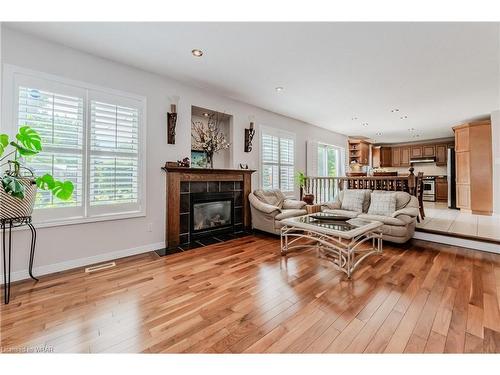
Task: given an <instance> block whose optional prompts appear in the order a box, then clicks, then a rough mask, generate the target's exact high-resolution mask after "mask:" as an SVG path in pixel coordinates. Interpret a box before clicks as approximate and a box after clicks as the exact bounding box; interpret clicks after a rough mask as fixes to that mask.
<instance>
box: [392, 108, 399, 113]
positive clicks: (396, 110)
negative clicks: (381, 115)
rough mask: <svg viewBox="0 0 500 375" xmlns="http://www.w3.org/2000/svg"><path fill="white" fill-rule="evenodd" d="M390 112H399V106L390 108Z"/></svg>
mask: <svg viewBox="0 0 500 375" xmlns="http://www.w3.org/2000/svg"><path fill="white" fill-rule="evenodd" d="M391 112H392V113H396V112H399V108H394V109H391Z"/></svg>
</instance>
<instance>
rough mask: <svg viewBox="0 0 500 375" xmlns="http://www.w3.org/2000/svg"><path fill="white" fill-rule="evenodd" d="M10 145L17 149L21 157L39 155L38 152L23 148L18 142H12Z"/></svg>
mask: <svg viewBox="0 0 500 375" xmlns="http://www.w3.org/2000/svg"><path fill="white" fill-rule="evenodd" d="M10 145H11V146H13V147H15V148H17V151H18V152H19V155H21V156H33V155H36V154H38V151H34V150H30V149H28V148H26V147H23V146H21V145H20V144H18V143H16V142H10Z"/></svg>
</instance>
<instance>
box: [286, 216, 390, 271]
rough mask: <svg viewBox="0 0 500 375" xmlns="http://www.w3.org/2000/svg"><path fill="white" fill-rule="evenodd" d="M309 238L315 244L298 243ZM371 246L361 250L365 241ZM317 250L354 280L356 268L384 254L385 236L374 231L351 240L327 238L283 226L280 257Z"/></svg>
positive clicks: (313, 232) (309, 230)
mask: <svg viewBox="0 0 500 375" xmlns="http://www.w3.org/2000/svg"><path fill="white" fill-rule="evenodd" d="M303 239H309V240H312V241H313V243H310V244H307V243H306V244H304V243H300V244H298V243H297V241H300V240H303ZM368 241H370V242H371V247H368V248H364V249H362V248H360V247H361V245H362V244H363V243H365V242H368ZM304 248H316V249H317V250H318V255H320V256H321V257H323V258H325V259H328V260H329V261H331V262H332V263H333V264H334V265H335V266H337V268H338V269H339V270H340V271H342V272H344V273H345V274H346V275H347V277H348V278H351V275H352V273H353V272H354V270H355V269H356V267H357V266H358V265H359V264H360V263H361V262H362V261H363V260H364V259H365V258H367V257H368V256H370V255H372V254H382V251H383V246H382V233H381V232H380V231H377V230H374V231H369V232H366V233H364V234H361V235H359V236H357V237H354V238H351V239H342V238H340V237H336V236H332V235H327V234H325V233H321V232H317V231H314V230H311V229H307V230H306V229H302V228H296V227H293V226H287V225H285V226H283V227H282V228H281V255H286V254H287V253H288V252H289V251H292V250H295V249H304Z"/></svg>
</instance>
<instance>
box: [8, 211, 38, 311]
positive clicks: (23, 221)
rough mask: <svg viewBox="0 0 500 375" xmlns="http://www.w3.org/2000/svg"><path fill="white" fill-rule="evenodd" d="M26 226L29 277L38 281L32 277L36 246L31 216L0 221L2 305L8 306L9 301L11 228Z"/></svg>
mask: <svg viewBox="0 0 500 375" xmlns="http://www.w3.org/2000/svg"><path fill="white" fill-rule="evenodd" d="M25 225H27V226H28V227H29V228H30V230H31V249H30V261H29V267H28V271H29V275H30V277H31V278H32V279H33V280H36V281H38V279H37V278H36V277H35V276H33V260H34V258H35V246H36V229H35V227H34V226H33V224H32V223H31V216H24V217H17V218H10V219H1V220H0V229H1V230H2V250H3V277H4V284H3V290H4V303H5V304H8V303H9V301H10V268H11V267H10V266H11V254H12V228H17V227H22V226H25ZM7 231H8V232H9V240H8V247H7V238H6V237H7Z"/></svg>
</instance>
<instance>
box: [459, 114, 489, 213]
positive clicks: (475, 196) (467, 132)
mask: <svg viewBox="0 0 500 375" xmlns="http://www.w3.org/2000/svg"><path fill="white" fill-rule="evenodd" d="M453 131H454V132H455V157H456V163H455V171H456V182H457V187H456V193H457V207H458V208H460V209H463V210H467V211H472V213H475V214H482V215H491V213H492V210H493V157H492V152H493V151H492V139H491V121H490V120H484V121H476V122H470V123H467V124H463V125H459V126H455V127H454V128H453Z"/></svg>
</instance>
